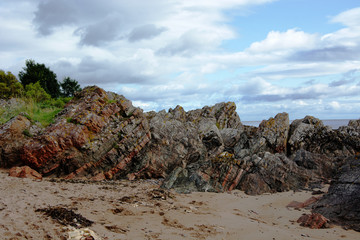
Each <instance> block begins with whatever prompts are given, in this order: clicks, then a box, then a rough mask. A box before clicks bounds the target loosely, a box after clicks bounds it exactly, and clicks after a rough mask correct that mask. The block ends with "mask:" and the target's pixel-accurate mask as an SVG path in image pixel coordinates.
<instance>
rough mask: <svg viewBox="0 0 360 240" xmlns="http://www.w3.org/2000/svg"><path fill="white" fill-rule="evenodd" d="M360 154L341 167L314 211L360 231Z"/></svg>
mask: <svg viewBox="0 0 360 240" xmlns="http://www.w3.org/2000/svg"><path fill="white" fill-rule="evenodd" d="M359 206H360V156H359V155H357V156H355V157H351V158H349V159H348V161H347V163H346V164H345V165H344V166H342V167H341V168H340V169H339V172H338V175H337V176H336V177H335V178H334V180H333V181H332V182H331V185H330V188H329V191H328V193H327V194H325V195H324V196H323V198H321V199H320V200H319V201H318V202H317V203H316V204H315V206H314V208H313V211H314V212H316V213H320V214H322V215H324V216H325V217H327V218H329V219H330V220H331V221H332V222H334V223H337V224H341V225H343V226H346V227H349V228H352V229H354V230H356V231H360V208H359Z"/></svg>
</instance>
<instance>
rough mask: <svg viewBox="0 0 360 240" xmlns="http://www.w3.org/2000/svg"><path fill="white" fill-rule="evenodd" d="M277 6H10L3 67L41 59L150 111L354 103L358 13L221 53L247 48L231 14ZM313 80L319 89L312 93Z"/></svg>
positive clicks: (160, 2) (208, 2)
mask: <svg viewBox="0 0 360 240" xmlns="http://www.w3.org/2000/svg"><path fill="white" fill-rule="evenodd" d="M270 2H273V0H224V1H218V0H198V1H193V0H174V1H167V0H151V1H143V0H133V1H127V0H108V1H102V2H100V1H97V0H77V1H71V0H46V1H45V0H44V1H43V0H38V1H30V0H21V1H20V0H16V1H15V0H12V1H10V0H4V1H2V2H1V3H0V21H1V22H2V24H1V25H0V31H1V32H6V34H5V35H4V36H2V37H1V38H0V66H1V67H2V68H6V70H10V71H13V72H14V73H15V74H16V73H17V71H19V70H21V68H22V67H23V66H24V62H25V59H29V58H33V59H34V60H35V61H37V62H40V63H45V64H46V65H50V68H51V69H52V70H54V71H55V72H56V73H57V75H58V76H59V78H60V80H61V78H62V77H64V76H71V77H73V78H75V79H77V80H78V81H79V82H80V83H81V85H82V86H86V85H90V84H91V85H93V84H97V85H99V86H100V87H104V88H105V89H106V90H111V91H117V92H119V93H121V94H124V95H125V96H126V97H127V98H129V99H131V100H133V101H134V104H137V105H138V106H141V107H144V108H145V110H151V109H156V110H159V109H162V108H168V107H174V106H176V105H177V104H181V105H183V106H184V107H185V108H186V109H193V108H195V107H201V106H203V105H211V104H215V103H216V102H218V101H230V100H231V101H236V102H237V103H238V108H239V109H242V110H244V109H246V111H247V110H248V111H249V113H250V112H252V111H253V112H254V113H255V112H256V111H258V114H260V115H261V114H262V112H261V110H259V109H262V108H266V107H269V108H270V106H273V107H272V108H273V109H274V111H275V110H276V111H283V110H289V111H290V110H291V111H296V112H300V111H305V110H311V105H313V104H314V101H323V103H321V104H322V105H321V106H320V107H319V108H318V109H317V110H319V111H323V110H321V109H325V106H330V105H331V102H338V103H339V105H340V106H342V107H343V106H345V105H346V103H344V99H345V98H349V99H354V98H356V97H354V96H355V95H356V94H357V92H358V91H359V87H360V86H359V79H358V78H357V76H358V75H351V76H345V75H344V76H342V75H341V74H342V73H346V72H349V71H351V70H354V69H358V68H359V66H360V60H359V54H360V42H359V41H360V29H359V25H360V21H359V16H360V14H358V13H359V11H360V10H359V8H355V9H350V10H349V11H345V12H343V13H340V14H339V15H337V16H335V17H333V18H332V20H331V22H336V23H341V24H343V25H344V27H343V28H342V29H339V30H338V31H334V32H330V33H328V34H326V35H323V36H321V35H320V34H314V33H308V32H305V31H302V30H301V29H296V28H294V29H288V30H286V31H279V30H278V29H270V30H271V31H270V30H269V31H268V32H267V33H265V34H264V37H263V39H262V40H261V39H256V42H253V43H252V44H250V46H248V48H246V49H244V50H241V51H238V52H230V51H226V50H225V49H223V48H222V46H223V45H222V44H223V43H224V42H225V41H226V40H234V41H237V40H238V41H241V39H240V38H238V39H237V36H238V35H240V34H239V33H238V32H236V28H235V27H232V26H231V24H232V20H233V19H231V15H228V14H227V10H232V11H233V10H234V9H237V11H239V12H241V11H243V10H244V9H246V8H248V7H249V6H252V5H260V4H266V3H270ZM14 3H16V4H14ZM246 11H247V10H246ZM325 77H326V78H327V79H328V80H326V81H322V79H323V78H325ZM284 79H286V80H284ZM309 79H312V80H313V81H312V83H313V84H311V85H308V86H304V84H302V83H303V82H305V81H307V82H310V81H309ZM286 81H287V82H286ZM285 82H286V84H282V83H285ZM314 83H315V84H314ZM356 84H358V85H357V86H356ZM244 103H246V106H241V107H240V106H239V105H244ZM317 103H318V102H317ZM292 105H296V106H303V107H304V110H301V107H293V106H292ZM354 106H355V105H354ZM305 107H306V108H305ZM341 109H342V108H339V109H337V111H341ZM246 111H244V113H247V112H246ZM324 111H325V110H324ZM349 111H350V110H349ZM269 113H270V111H269Z"/></svg>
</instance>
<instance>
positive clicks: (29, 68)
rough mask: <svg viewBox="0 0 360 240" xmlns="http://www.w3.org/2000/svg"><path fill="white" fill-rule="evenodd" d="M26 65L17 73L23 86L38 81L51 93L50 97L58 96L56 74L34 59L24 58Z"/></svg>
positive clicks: (58, 88) (58, 86) (58, 87)
mask: <svg viewBox="0 0 360 240" xmlns="http://www.w3.org/2000/svg"><path fill="white" fill-rule="evenodd" d="M25 64H26V67H24V68H23V71H20V73H19V79H20V82H21V84H22V85H23V86H24V87H25V86H27V85H28V84H30V83H36V82H40V85H41V87H42V88H43V89H44V90H45V91H46V92H47V93H48V94H50V95H51V97H52V98H57V97H59V96H60V85H59V82H58V81H57V79H56V74H55V73H54V72H53V71H51V70H50V69H49V68H48V67H46V66H45V64H39V63H35V61H34V60H26V63H25Z"/></svg>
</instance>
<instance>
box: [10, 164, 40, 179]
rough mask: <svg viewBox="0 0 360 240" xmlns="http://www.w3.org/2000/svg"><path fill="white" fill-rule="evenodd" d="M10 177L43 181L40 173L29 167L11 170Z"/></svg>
mask: <svg viewBox="0 0 360 240" xmlns="http://www.w3.org/2000/svg"><path fill="white" fill-rule="evenodd" d="M9 176H10V177H18V178H30V179H33V180H41V179H42V176H41V174H40V173H38V172H37V171H35V170H34V169H31V168H30V167H28V166H23V167H12V168H11V169H10V170H9Z"/></svg>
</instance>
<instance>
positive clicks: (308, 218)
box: [297, 213, 329, 229]
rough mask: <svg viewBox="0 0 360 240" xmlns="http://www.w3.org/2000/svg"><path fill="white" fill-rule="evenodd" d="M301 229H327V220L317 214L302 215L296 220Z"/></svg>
mask: <svg viewBox="0 0 360 240" xmlns="http://www.w3.org/2000/svg"><path fill="white" fill-rule="evenodd" d="M297 222H298V223H300V225H301V226H303V227H309V228H311V229H320V228H328V222H329V219H327V218H326V217H324V216H323V215H321V214H319V213H311V214H304V215H302V216H301V217H300V218H299V219H298V220H297Z"/></svg>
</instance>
